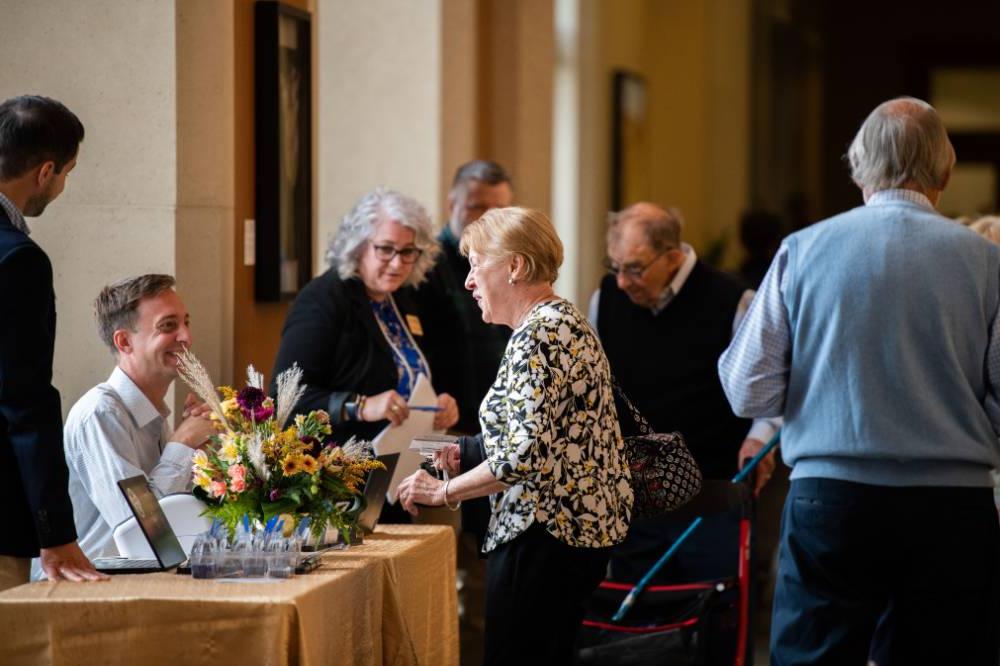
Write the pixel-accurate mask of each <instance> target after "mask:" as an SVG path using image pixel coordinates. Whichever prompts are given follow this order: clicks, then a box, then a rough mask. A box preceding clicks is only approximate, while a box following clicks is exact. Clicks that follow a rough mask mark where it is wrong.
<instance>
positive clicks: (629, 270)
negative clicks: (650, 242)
mask: <svg viewBox="0 0 1000 666" xmlns="http://www.w3.org/2000/svg"><path fill="white" fill-rule="evenodd" d="M673 249H674V248H672V247H668V248H667V249H666V250H664V251H663V252H660V253H659V254H658V255H656V256H655V257H653V258H652V259H650V260H649V261H647V262H646V263H645V264H626V265H624V266H619V265H618V264H616V263H615V262H613V261H611V259H607V258H605V260H604V267H605V268H606V269H608V272H609V273H611V274H612V275H619V274H621V275H624V276H625V277H627V278H629V279H630V280H638V279H640V278H642V275H643V273H645V272H646V271H648V270H649V267H650V266H652V265H653V264H655V263H656V260H657V259H659V258H660V257H662V256H663V255H665V254H666V253H667V252H670V251H671V250H673Z"/></svg>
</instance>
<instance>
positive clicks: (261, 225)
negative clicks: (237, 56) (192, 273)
mask: <svg viewBox="0 0 1000 666" xmlns="http://www.w3.org/2000/svg"><path fill="white" fill-rule="evenodd" d="M311 67H312V40H311V32H310V17H309V14H308V13H307V12H303V11H300V10H298V9H295V8H293V7H289V6H287V5H283V4H281V3H280V2H257V3H256V4H255V6H254V141H255V168H254V173H255V177H256V186H255V209H256V213H255V215H256V250H255V271H254V296H255V298H256V300H258V301H282V300H289V299H291V298H294V297H295V295H296V294H297V293H298V291H299V289H300V288H301V287H302V286H303V285H305V283H306V282H308V281H309V279H310V278H311V277H312V89H311V88H312V74H311Z"/></svg>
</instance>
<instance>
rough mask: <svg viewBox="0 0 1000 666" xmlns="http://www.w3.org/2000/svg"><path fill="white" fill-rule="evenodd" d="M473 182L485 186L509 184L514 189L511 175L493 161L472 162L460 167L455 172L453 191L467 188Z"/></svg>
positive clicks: (452, 182) (452, 183)
mask: <svg viewBox="0 0 1000 666" xmlns="http://www.w3.org/2000/svg"><path fill="white" fill-rule="evenodd" d="M473 180H475V181H478V182H480V183H483V184H484V185H500V184H501V183H507V184H508V185H510V186H511V187H513V183H511V180H510V174H508V173H507V171H506V170H505V169H504V168H503V167H502V166H500V165H499V164H497V163H496V162H493V161H491V160H472V161H471V162H466V163H465V164H463V165H462V166H460V167H458V170H456V171H455V177H454V178H453V179H452V181H451V189H452V191H454V190H457V189H458V188H459V187H465V186H467V185H468V184H469V182H470V181H473Z"/></svg>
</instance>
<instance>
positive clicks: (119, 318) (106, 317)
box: [94, 273, 177, 354]
mask: <svg viewBox="0 0 1000 666" xmlns="http://www.w3.org/2000/svg"><path fill="white" fill-rule="evenodd" d="M176 282H177V281H176V280H174V277H173V276H172V275H162V274H159V273H149V274H147V275H139V276H136V277H129V278H125V279H124V280H119V281H118V282H114V283H112V284H109V285H108V286H106V287H104V289H101V293H100V294H98V296H97V299H96V300H95V301H94V318H95V319H96V320H97V334H98V335H100V336H101V341H102V342H103V343H104V344H106V345H107V346H108V348H109V349H110V350H111V353H112V354H117V353H118V349H117V348H116V347H115V331H117V330H129V331H134V330H135V325H136V322H137V321H138V319H139V302H140V301H142V299H144V298H154V297H156V296H158V295H160V294H162V293H163V292H165V291H167V290H168V289H172V288H173V286H174V285H175V284H176Z"/></svg>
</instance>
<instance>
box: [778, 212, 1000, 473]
mask: <svg viewBox="0 0 1000 666" xmlns="http://www.w3.org/2000/svg"><path fill="white" fill-rule="evenodd" d="M786 244H787V246H788V251H789V254H788V264H787V268H786V280H787V281H786V283H785V292H784V302H785V305H786V307H787V309H788V316H789V323H790V325H791V335H792V370H791V373H790V376H789V383H788V394H787V399H786V404H785V414H784V416H785V427H784V432H783V434H782V450H783V457H784V459H785V462H786V463H787V464H789V465H791V466H793V468H794V469H793V472H792V478H793V479H797V478H809V477H822V478H833V479H841V480H845V481H855V482H858V483H869V484H876V485H889V486H989V485H991V480H990V477H989V470H990V469H991V468H992V467H995V466H997V465H998V464H1000V446H998V440H997V433H996V432H994V429H993V427H992V425H991V423H990V421H989V419H988V418H987V414H986V411H985V409H984V407H983V404H984V400H985V396H986V392H987V380H986V372H985V358H986V348H987V345H988V343H989V340H990V328H991V325H992V322H993V319H994V317H995V315H996V314H997V308H998V305H1000V247H997V246H995V245H993V244H992V243H989V242H987V241H985V240H983V239H982V238H980V237H979V236H977V235H976V234H975V233H973V232H972V231H969V230H968V229H966V228H964V227H962V226H960V225H959V224H957V223H955V222H953V221H951V220H948V219H946V218H944V217H941V216H940V215H938V214H936V213H933V212H931V211H929V210H927V209H925V208H922V207H920V206H918V205H916V204H911V203H907V202H898V201H897V202H892V203H886V204H880V205H875V206H863V207H860V208H855V209H854V210H851V211H848V212H846V213H843V214H841V215H838V216H836V217H833V218H830V219H829V220H826V221H824V222H821V223H819V224H816V225H815V226H813V227H810V228H807V229H805V230H803V231H801V232H799V233H796V234H794V235H793V236H791V237H789V238H788V239H787V241H786Z"/></svg>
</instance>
